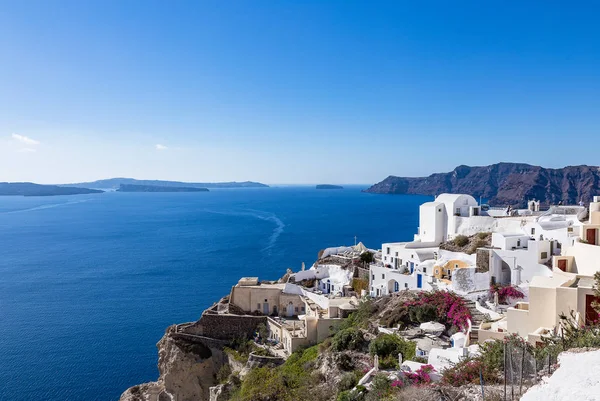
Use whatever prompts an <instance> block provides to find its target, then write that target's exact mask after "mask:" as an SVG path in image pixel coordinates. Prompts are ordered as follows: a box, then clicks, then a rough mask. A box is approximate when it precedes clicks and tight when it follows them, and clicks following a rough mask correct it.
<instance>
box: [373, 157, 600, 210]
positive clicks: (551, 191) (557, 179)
mask: <svg viewBox="0 0 600 401" xmlns="http://www.w3.org/2000/svg"><path fill="white" fill-rule="evenodd" d="M599 191H600V170H599V168H598V167H596V166H585V165H584V166H568V167H564V168H559V169H549V168H543V167H539V166H532V165H529V164H523V163H497V164H493V165H490V166H483V167H469V166H458V167H456V168H455V169H454V170H453V171H451V172H449V173H437V174H432V175H430V176H429V177H395V176H389V177H387V178H386V179H385V180H383V181H381V182H379V183H377V184H375V185H373V186H372V187H370V188H369V189H367V190H365V192H369V193H378V194H413V195H439V194H441V193H445V192H446V193H464V194H469V195H472V196H474V197H476V198H479V197H482V198H483V199H487V201H488V203H489V204H490V205H498V206H506V205H513V206H518V207H523V206H525V205H526V202H527V200H528V199H537V200H540V201H541V203H542V204H556V203H558V202H559V201H562V202H563V203H566V204H576V203H578V202H579V201H580V200H581V199H583V200H584V201H586V202H587V201H590V200H592V197H593V196H594V195H598V192H599Z"/></svg>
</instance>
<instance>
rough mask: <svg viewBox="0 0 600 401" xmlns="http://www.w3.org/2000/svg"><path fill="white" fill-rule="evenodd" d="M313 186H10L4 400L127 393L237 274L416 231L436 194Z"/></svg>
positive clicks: (0, 314)
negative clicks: (74, 190) (68, 189)
mask: <svg viewBox="0 0 600 401" xmlns="http://www.w3.org/2000/svg"><path fill="white" fill-rule="evenodd" d="M313 188H314V187H311V188H309V187H282V188H261V189H235V190H214V191H211V192H209V193H170V194H168V193H165V194H160V193H147V194H146V193H137V194H136V193H116V192H112V193H104V194H99V195H78V196H68V197H48V198H22V197H0V400H7V401H9V400H10V401H14V400H28V401H44V400H52V401H58V400H60V401H64V400H82V401H93V400H102V401H110V400H118V398H119V396H120V394H121V393H122V392H123V391H124V390H125V389H126V388H127V387H129V386H132V385H134V384H138V383H142V382H147V381H151V380H156V378H157V377H158V370H157V367H156V363H157V358H158V356H157V351H156V346H155V345H156V342H157V341H158V340H159V339H160V338H161V336H162V335H163V333H164V330H165V328H166V327H167V326H169V325H171V324H173V323H180V322H186V321H193V320H196V319H198V318H199V317H200V314H201V313H202V311H203V309H204V308H206V307H208V306H210V305H211V304H212V303H213V302H214V301H216V300H218V299H219V298H220V297H221V296H223V295H225V294H227V293H228V292H229V291H230V289H231V286H232V285H233V284H235V283H236V282H237V279H238V278H239V277H241V276H259V277H261V278H262V279H276V278H279V277H280V276H281V275H283V274H284V273H285V270H286V268H288V267H291V268H293V269H294V270H298V269H300V266H301V263H302V262H303V261H304V262H306V264H307V266H310V264H312V263H313V262H314V261H315V259H316V256H317V252H318V251H319V250H320V249H322V248H325V247H327V246H337V245H352V244H353V243H354V236H355V235H356V236H357V237H358V240H359V241H362V242H363V243H364V244H365V245H367V246H368V247H372V248H379V247H380V246H381V243H382V242H383V241H401V240H410V239H412V235H413V233H414V232H415V230H416V228H417V225H418V206H419V204H421V203H423V202H424V201H427V200H429V199H430V198H429V197H422V196H389V195H370V194H364V193H361V192H360V189H361V188H359V187H347V188H346V189H344V190H329V191H328V190H315V189H313Z"/></svg>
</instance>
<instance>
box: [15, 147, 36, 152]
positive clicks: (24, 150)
mask: <svg viewBox="0 0 600 401" xmlns="http://www.w3.org/2000/svg"><path fill="white" fill-rule="evenodd" d="M19 152H21V153H33V152H37V150H35V149H34V148H21V149H19Z"/></svg>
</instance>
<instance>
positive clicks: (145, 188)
mask: <svg viewBox="0 0 600 401" xmlns="http://www.w3.org/2000/svg"><path fill="white" fill-rule="evenodd" d="M117 192H208V188H192V187H165V186H160V185H131V184H121V186H120V187H119V189H117Z"/></svg>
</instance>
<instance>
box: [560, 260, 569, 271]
mask: <svg viewBox="0 0 600 401" xmlns="http://www.w3.org/2000/svg"><path fill="white" fill-rule="evenodd" d="M558 268H559V269H560V270H562V271H564V272H566V271H567V259H559V260H558Z"/></svg>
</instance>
